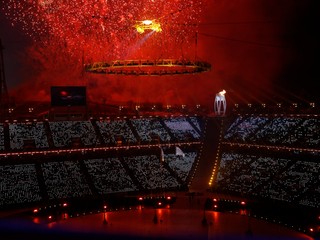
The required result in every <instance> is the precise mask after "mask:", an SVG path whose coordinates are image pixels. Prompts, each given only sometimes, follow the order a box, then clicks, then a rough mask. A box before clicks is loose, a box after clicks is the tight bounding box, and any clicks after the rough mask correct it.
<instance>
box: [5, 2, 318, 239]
mask: <svg viewBox="0 0 320 240" xmlns="http://www.w3.org/2000/svg"><path fill="white" fill-rule="evenodd" d="M82 2H83V1H82ZM87 2H89V3H92V4H91V5H92V7H91V6H89V4H79V2H78V1H69V3H68V4H67V3H63V2H59V1H51V0H47V1H44V0H42V1H15V0H10V1H8V3H9V4H8V7H5V8H3V9H4V11H5V10H6V11H7V15H8V16H9V17H10V16H11V18H12V19H13V20H14V22H19V23H21V24H22V25H23V27H24V29H25V31H26V32H27V33H28V34H29V35H30V36H32V37H34V38H35V39H38V38H39V39H41V38H42V37H43V36H42V34H43V35H46V34H48V32H47V31H49V32H50V34H51V35H49V36H50V38H48V39H46V38H45V41H44V42H45V43H46V41H48V42H50V41H52V42H50V43H52V45H51V47H52V48H50V46H49V45H47V47H48V50H47V52H46V54H48V55H50V54H52V55H53V56H55V57H57V56H58V57H57V58H56V59H59V60H63V61H64V60H65V59H64V56H63V57H61V56H60V52H59V51H57V49H56V48H55V47H56V46H60V47H61V49H62V50H63V51H61V52H64V50H65V52H64V53H66V52H68V53H70V52H71V53H72V54H74V55H72V54H71V55H72V56H73V57H74V58H72V59H77V61H75V63H77V64H80V65H81V64H83V62H82V61H80V60H79V59H81V60H88V59H89V60H90V61H87V62H89V63H88V64H83V65H82V67H83V68H84V69H82V71H83V72H88V73H89V74H100V73H103V74H109V75H121V76H122V77H123V76H124V77H125V75H133V76H138V77H140V76H141V77H142V78H143V77H144V76H152V77H154V76H155V77H156V78H158V77H159V76H162V75H168V76H172V77H173V78H174V77H175V76H174V75H184V74H185V75H190V74H191V75H193V74H202V73H203V72H207V71H209V70H211V64H209V63H207V62H205V61H198V59H195V60H186V59H187V58H184V59H183V60H181V58H168V59H163V58H157V59H158V60H150V59H149V60H148V59H147V60H145V59H144V58H139V60H137V59H138V58H135V59H133V60H116V61H109V60H107V61H103V60H101V59H104V57H106V59H111V57H114V56H118V55H125V54H123V52H122V51H124V49H122V48H121V46H122V45H121V43H122V42H121V41H120V40H121V39H122V41H123V42H125V46H127V45H129V43H132V42H135V41H136V40H138V42H139V43H141V44H142V42H143V41H147V40H148V38H150V37H151V35H152V34H157V36H158V37H159V39H153V42H151V44H150V45H149V46H147V48H146V49H147V50H146V52H147V53H148V51H149V50H150V49H151V50H153V49H155V46H157V44H158V43H159V42H161V44H163V46H164V48H166V49H165V50H166V51H164V53H167V52H170V51H176V49H177V48H176V46H178V45H179V44H180V43H181V42H184V40H186V38H187V37H188V38H190V39H191V40H190V39H189V41H187V40H186V41H185V42H186V44H187V45H190V41H194V40H196V41H197V39H194V29H191V28H190V26H191V25H192V26H193V25H196V24H193V22H194V21H196V22H197V21H199V19H198V16H199V15H200V13H201V12H202V9H203V6H204V5H203V4H202V1H172V2H170V1H159V2H157V1H153V0H149V1H134V2H133V1H120V0H119V1H94V0H90V1H87ZM120 2H121V4H119V3H120ZM170 4H171V5H170ZM142 5H143V7H142ZM11 6H14V7H11ZM101 6H102V7H101ZM110 9H111V10H110ZM164 10H166V14H165V15H164V13H163V11H164ZM25 11H29V12H30V16H32V17H33V18H32V17H31V18H29V17H26V16H29V15H28V14H25ZM75 12H76V13H77V14H75ZM149 12H150V15H151V13H152V15H155V16H157V17H156V18H151V19H153V20H152V21H151V20H147V21H145V20H142V21H138V22H137V21H133V16H135V17H137V19H145V17H146V15H147V13H149ZM22 13H23V14H22ZM119 13H122V14H119ZM123 16H128V18H130V21H126V19H124V17H123ZM131 18H132V19H131ZM146 19H149V18H146ZM181 19H182V20H184V22H183V24H181V22H180V21H181ZM160 20H163V21H164V23H165V24H162V22H161V25H160ZM30 22H31V23H32V24H29V23H30ZM120 26H121V27H120ZM61 29H62V30H63V31H62V30H61ZM172 29H173V30H177V31H173V30H172ZM132 30H134V31H135V33H136V31H137V32H138V34H139V35H130V34H128V33H129V31H132ZM106 32H108V33H109V32H110V34H106ZM160 33H162V34H164V35H160ZM132 36H134V37H132ZM160 36H161V37H160ZM61 39H62V42H61ZM49 40H50V41H49ZM156 40H157V41H156ZM182 40H183V41H182ZM106 42H108V43H109V44H105V43H106ZM172 43H174V44H172ZM194 44H195V45H196V44H197V43H194ZM196 46H197V45H196ZM0 48H1V49H2V46H0ZM61 49H60V50H61ZM101 49H105V50H106V51H105V52H107V53H108V54H110V55H108V56H102V55H101V54H102V53H101V52H102V51H100V50H101ZM128 49H129V48H128ZM85 50H86V54H87V55H86V59H83V58H84V55H83V52H85ZM50 51H51V52H50ZM125 53H126V52H125ZM139 54H140V53H139ZM139 54H137V55H138V56H139V57H140V55H139ZM148 54H149V53H148ZM152 54H153V52H152V53H150V55H152ZM44 55H45V54H44ZM71 55H70V56H71ZM141 55H142V56H143V54H141ZM44 58H45V57H44ZM48 59H49V58H48ZM53 59H55V58H53ZM117 59H118V58H117ZM141 59H143V60H141ZM0 60H1V62H0V63H1V64H0V70H1V71H0V73H1V75H0V77H1V78H0V80H1V81H0V87H1V88H0V90H1V91H0V93H1V96H0V100H1V101H0V107H1V115H0V239H37V238H41V239H63V240H67V239H89V238H94V239H168V240H169V239H178V240H179V239H199V240H202V239H318V238H319V237H320V211H319V209H320V175H319V170H320V162H319V159H320V147H319V146H320V111H319V106H318V103H316V102H310V103H307V104H306V105H302V104H301V103H299V102H295V103H290V104H288V105H286V104H284V103H274V102H273V103H270V104H269V103H259V104H256V103H246V104H245V105H243V104H240V103H232V104H230V103H229V102H228V107H227V101H228V92H226V91H225V90H222V91H221V92H219V93H217V94H216V95H215V99H212V106H211V107H207V106H202V105H195V106H189V105H188V106H187V105H184V104H182V105H164V104H161V103H133V102H128V103H123V104H113V105H111V104H105V103H104V104H103V103H100V102H90V101H88V99H87V93H86V91H87V89H86V86H51V101H50V102H28V103H23V104H13V103H12V102H10V99H9V96H8V90H7V86H6V81H5V76H4V64H3V58H2V55H1V59H0ZM78 60H79V61H78ZM96 60H97V61H96ZM63 61H62V62H63ZM53 62H54V60H53ZM90 62H91V63H90ZM70 66H71V65H70Z"/></svg>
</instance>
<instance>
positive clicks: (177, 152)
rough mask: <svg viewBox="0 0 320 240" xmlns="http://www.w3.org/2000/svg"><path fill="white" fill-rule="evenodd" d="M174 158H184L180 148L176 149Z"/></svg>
mask: <svg viewBox="0 0 320 240" xmlns="http://www.w3.org/2000/svg"><path fill="white" fill-rule="evenodd" d="M176 156H182V157H185V154H184V152H183V151H182V150H181V148H179V147H176Z"/></svg>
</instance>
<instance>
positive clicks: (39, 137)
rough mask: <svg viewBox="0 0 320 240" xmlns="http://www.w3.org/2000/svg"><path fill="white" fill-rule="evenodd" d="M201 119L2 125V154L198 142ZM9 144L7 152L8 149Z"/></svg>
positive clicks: (0, 144)
mask: <svg viewBox="0 0 320 240" xmlns="http://www.w3.org/2000/svg"><path fill="white" fill-rule="evenodd" d="M199 122H200V119H199V118H198V117H175V118H174V117H172V118H169V117H167V118H162V117H153V118H139V119H138V118H132V119H112V120H110V119H108V120H100V121H99V120H91V121H89V120H88V121H44V122H14V123H8V124H7V126H8V127H7V128H8V132H9V137H8V138H6V137H5V128H6V126H5V125H4V124H2V123H0V151H4V150H7V151H10V150H13V151H20V150H24V149H26V148H28V149H38V150H41V149H48V148H52V147H53V148H55V149H56V148H68V147H74V146H78V147H79V146H80V147H81V146H83V147H95V146H101V145H105V146H114V145H117V144H122V145H123V144H125V145H137V144H147V143H151V142H152V143H155V142H158V143H169V142H174V141H179V142H181V141H190V140H199V139H200V136H201V131H200V130H199V129H200V123H199ZM6 142H8V146H9V147H8V149H6V147H5V146H6Z"/></svg>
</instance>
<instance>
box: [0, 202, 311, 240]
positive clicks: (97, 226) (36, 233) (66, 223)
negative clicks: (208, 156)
mask: <svg viewBox="0 0 320 240" xmlns="http://www.w3.org/2000/svg"><path fill="white" fill-rule="evenodd" d="M203 200H204V197H203V196H202V197H201V196H198V197H194V198H192V199H190V198H188V197H181V196H180V197H179V196H178V197H177V202H176V203H174V204H173V206H172V207H171V208H161V209H153V208H138V209H134V210H119V211H114V212H106V213H103V212H102V213H98V214H86V215H82V214H80V216H78V217H72V218H67V219H65V220H59V221H53V222H51V223H39V222H38V223H37V220H36V219H33V220H32V221H31V220H30V219H24V220H23V219H17V218H14V217H11V218H7V219H5V220H4V219H2V220H1V222H0V230H1V231H0V232H1V233H2V237H1V239H38V237H41V239H46V240H51V239H63V240H64V239H140V240H141V239H142V240H144V239H168V240H171V239H172V240H173V239H179V240H180V239H199V240H202V239H212V240H222V239H254V240H255V239H288V240H289V239H296V240H300V239H301V240H312V239H313V238H312V237H310V236H308V235H305V234H303V233H300V232H296V231H294V230H292V229H290V228H287V227H285V226H280V225H278V224H274V223H268V222H266V221H264V220H260V219H255V218H252V217H251V218H249V217H248V216H246V215H241V214H233V213H222V212H215V211H204V210H203V205H202V204H203ZM104 220H106V221H104ZM203 220H205V221H203ZM40 222H41V221H40ZM6 236H8V238H6Z"/></svg>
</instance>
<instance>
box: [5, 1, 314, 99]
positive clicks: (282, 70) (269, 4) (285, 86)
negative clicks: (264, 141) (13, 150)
mask: <svg viewBox="0 0 320 240" xmlns="http://www.w3.org/2000/svg"><path fill="white" fill-rule="evenodd" d="M4 2H5V1H4V0H1V1H0V4H5V3H4ZM319 5H320V2H319V1H317V0H228V1H226V0H209V1H208V2H207V3H206V6H205V7H204V8H203V11H202V13H201V14H202V15H201V21H200V25H199V28H198V29H197V30H198V34H197V35H196V33H195V31H194V36H197V45H195V41H194V42H189V46H187V44H182V45H179V44H178V43H176V42H175V43H173V47H175V49H177V51H176V52H175V56H177V58H178V57H187V58H189V59H192V60H193V59H195V58H196V59H197V60H201V61H206V62H209V63H210V64H212V66H213V67H212V70H211V71H210V72H206V73H202V74H196V75H190V76H186V75H182V76H166V77H164V76H161V77H141V76H140V77H127V76H126V77H125V76H110V75H102V76H101V75H99V76H96V75H92V74H88V73H85V74H84V73H83V72H82V70H81V68H79V65H76V64H74V63H72V59H71V58H70V57H67V56H65V57H64V53H63V52H61V53H59V48H56V46H55V45H52V44H51V45H50V46H49V45H48V46H47V47H46V48H40V49H39V48H38V44H37V43H36V42H34V39H32V38H31V37H29V36H26V33H25V32H24V31H23V30H22V29H21V26H19V24H18V25H16V26H14V27H12V26H11V20H10V19H7V18H6V17H5V16H4V13H5V11H4V10H3V7H1V9H2V10H1V12H0V14H1V15H0V20H1V24H0V38H1V39H2V43H3V45H4V48H5V50H4V61H5V73H6V80H7V85H8V90H9V94H10V95H11V96H14V97H15V99H16V101H28V100H49V99H50V86H55V85H85V86H87V90H88V98H89V99H90V100H92V101H98V102H104V103H120V102H127V101H133V102H138V103H143V102H160V103H163V104H187V105H193V104H206V105H207V104H212V102H213V100H214V96H215V94H216V93H217V92H219V91H221V90H222V89H225V90H226V91H227V95H226V96H227V101H228V99H229V101H231V102H237V101H244V102H276V101H298V100H302V101H318V100H319V94H318V87H317V81H319V70H318V66H317V65H316V62H318V61H316V59H317V58H318V54H319V42H320V41H319V36H318V35H319V34H318V31H319V30H318V23H319V22H320V21H319V18H320V17H319V16H320V14H319V10H320V6H319ZM190 28H192V26H190ZM178 30H179V29H178ZM178 30H177V31H178ZM160 34H161V33H160ZM163 34H164V33H163ZM190 36H191V35H190ZM152 37H153V36H151V38H152ZM151 38H150V39H147V40H146V43H145V44H146V46H147V44H148V41H152V39H151ZM194 38H195V37H194ZM127 44H128V45H130V44H132V42H128V43H127ZM134 46H136V45H134V44H133V45H131V46H129V47H130V48H133V47H134ZM55 49H57V51H55ZM120 51H121V49H120ZM142 51H143V50H142ZM148 51H149V52H151V50H150V49H148ZM152 51H154V52H155V53H159V52H160V51H162V52H164V53H165V51H164V50H161V47H159V48H158V47H155V46H154V45H153V48H152ZM50 54H54V56H53V57H50ZM59 54H60V55H59ZM145 55H146V54H145ZM145 55H143V54H141V56H145ZM178 55H180V56H178ZM57 56H59V57H57ZM161 57H163V58H166V57H167V56H165V54H163V53H161Z"/></svg>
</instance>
